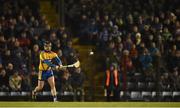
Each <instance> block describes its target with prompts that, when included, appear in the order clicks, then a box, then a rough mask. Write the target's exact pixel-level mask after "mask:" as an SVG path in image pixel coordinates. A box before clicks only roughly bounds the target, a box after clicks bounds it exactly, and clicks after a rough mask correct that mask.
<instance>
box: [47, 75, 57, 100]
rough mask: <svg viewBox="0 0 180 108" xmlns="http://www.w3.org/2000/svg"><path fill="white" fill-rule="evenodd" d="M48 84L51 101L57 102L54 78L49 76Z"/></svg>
mask: <svg viewBox="0 0 180 108" xmlns="http://www.w3.org/2000/svg"><path fill="white" fill-rule="evenodd" d="M48 83H49V85H50V87H51V94H52V96H53V100H54V101H57V93H56V86H55V81H54V76H51V77H49V78H48Z"/></svg>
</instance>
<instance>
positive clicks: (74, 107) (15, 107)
mask: <svg viewBox="0 0 180 108" xmlns="http://www.w3.org/2000/svg"><path fill="white" fill-rule="evenodd" d="M0 108H114V107H63V106H62V107H24V106H23V107H0ZM115 108H180V107H115Z"/></svg>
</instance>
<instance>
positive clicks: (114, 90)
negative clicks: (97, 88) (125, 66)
mask: <svg viewBox="0 0 180 108" xmlns="http://www.w3.org/2000/svg"><path fill="white" fill-rule="evenodd" d="M119 78H120V77H119V72H118V70H117V65H116V64H111V66H110V68H109V69H107V70H106V73H105V95H106V97H107V101H119V98H120V94H119V92H120V87H119V85H120V84H119V81H120V79H119ZM112 97H113V98H112Z"/></svg>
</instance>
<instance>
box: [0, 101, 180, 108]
mask: <svg viewBox="0 0 180 108" xmlns="http://www.w3.org/2000/svg"><path fill="white" fill-rule="evenodd" d="M0 107H162V108H163V107H180V102H55V103H54V102H0Z"/></svg>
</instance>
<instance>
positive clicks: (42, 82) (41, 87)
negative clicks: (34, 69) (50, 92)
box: [32, 80, 44, 100]
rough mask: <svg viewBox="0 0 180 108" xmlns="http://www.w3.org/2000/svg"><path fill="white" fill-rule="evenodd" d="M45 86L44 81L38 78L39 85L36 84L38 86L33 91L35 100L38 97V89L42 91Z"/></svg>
mask: <svg viewBox="0 0 180 108" xmlns="http://www.w3.org/2000/svg"><path fill="white" fill-rule="evenodd" d="M43 87H44V81H41V80H38V85H37V86H36V88H35V89H34V90H33V91H32V99H33V100H35V99H36V93H37V92H38V91H41V90H42V89H43Z"/></svg>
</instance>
